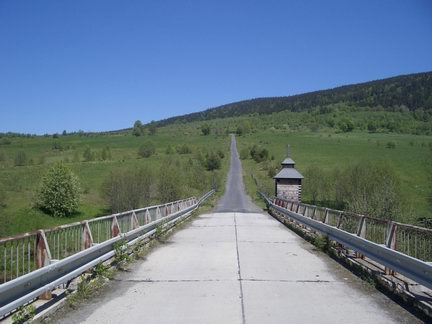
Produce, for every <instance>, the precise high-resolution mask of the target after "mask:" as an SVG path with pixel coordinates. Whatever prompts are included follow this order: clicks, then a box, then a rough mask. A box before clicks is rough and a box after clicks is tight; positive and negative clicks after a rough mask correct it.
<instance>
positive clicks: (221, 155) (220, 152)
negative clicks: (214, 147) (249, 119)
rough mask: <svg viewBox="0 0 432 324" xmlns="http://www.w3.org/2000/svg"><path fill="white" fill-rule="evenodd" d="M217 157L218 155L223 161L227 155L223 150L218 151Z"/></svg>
mask: <svg viewBox="0 0 432 324" xmlns="http://www.w3.org/2000/svg"><path fill="white" fill-rule="evenodd" d="M217 155H218V156H219V157H220V158H221V159H223V158H225V153H224V152H223V151H222V150H218V151H217Z"/></svg>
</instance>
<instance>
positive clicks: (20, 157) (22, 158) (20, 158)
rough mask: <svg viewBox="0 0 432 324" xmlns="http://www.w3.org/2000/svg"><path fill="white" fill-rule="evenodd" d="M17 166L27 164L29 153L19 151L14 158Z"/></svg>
mask: <svg viewBox="0 0 432 324" xmlns="http://www.w3.org/2000/svg"><path fill="white" fill-rule="evenodd" d="M14 164H15V166H24V165H26V164H27V155H26V154H25V152H23V151H19V152H17V154H16V155H15V160H14Z"/></svg>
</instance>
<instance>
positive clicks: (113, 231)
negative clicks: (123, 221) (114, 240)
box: [111, 216, 121, 237]
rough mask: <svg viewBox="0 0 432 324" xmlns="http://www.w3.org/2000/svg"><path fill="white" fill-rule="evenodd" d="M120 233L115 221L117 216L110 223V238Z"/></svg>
mask: <svg viewBox="0 0 432 324" xmlns="http://www.w3.org/2000/svg"><path fill="white" fill-rule="evenodd" d="M120 233H121V230H120V226H119V223H118V221H117V216H114V217H113V220H112V223H111V237H116V236H118V235H120Z"/></svg>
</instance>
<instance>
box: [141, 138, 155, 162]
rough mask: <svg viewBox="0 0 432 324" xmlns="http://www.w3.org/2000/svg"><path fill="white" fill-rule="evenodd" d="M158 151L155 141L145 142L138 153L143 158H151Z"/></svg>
mask: <svg viewBox="0 0 432 324" xmlns="http://www.w3.org/2000/svg"><path fill="white" fill-rule="evenodd" d="M155 153H156V145H155V144H154V143H153V142H145V143H144V144H142V145H141V146H140V148H139V149H138V155H139V156H140V157H143V158H149V157H150V156H152V155H153V154H155Z"/></svg>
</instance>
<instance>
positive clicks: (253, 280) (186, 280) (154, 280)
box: [113, 278, 343, 283]
mask: <svg viewBox="0 0 432 324" xmlns="http://www.w3.org/2000/svg"><path fill="white" fill-rule="evenodd" d="M113 281H117V282H133V283H141V282H143V283H170V282H172V283H175V282H180V283H181V282H230V281H232V280H229V279H126V280H122V279H113ZM235 281H247V282H287V283H343V281H337V280H320V279H316V280H313V279H299V280H289V279H256V278H241V279H235Z"/></svg>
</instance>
